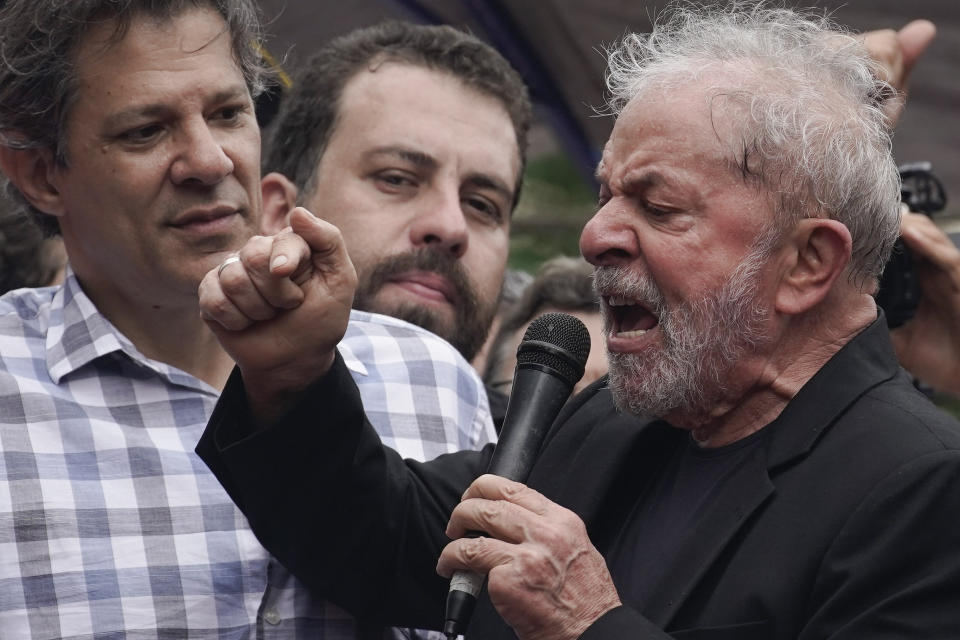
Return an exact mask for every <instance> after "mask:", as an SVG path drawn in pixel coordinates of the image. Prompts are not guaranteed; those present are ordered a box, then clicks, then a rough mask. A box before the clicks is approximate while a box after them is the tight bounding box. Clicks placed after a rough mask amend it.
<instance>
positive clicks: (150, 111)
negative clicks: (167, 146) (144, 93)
mask: <svg viewBox="0 0 960 640" xmlns="http://www.w3.org/2000/svg"><path fill="white" fill-rule="evenodd" d="M248 96H249V94H248V93H247V88H246V86H245V85H238V86H234V87H228V88H226V89H223V90H222V91H218V92H217V93H215V94H213V95H212V96H211V97H210V98H209V99H208V100H207V102H208V103H209V104H214V105H217V104H222V103H224V102H230V101H232V100H238V99H246V98H247V97H248ZM174 111H175V109H174V108H172V107H171V106H170V105H169V104H166V103H163V102H148V103H145V104H137V105H133V106H131V107H127V108H125V109H121V110H119V111H115V112H114V113H111V114H109V115H107V117H106V118H105V120H104V124H105V125H106V126H107V127H108V128H109V127H122V126H123V125H125V124H128V123H131V122H135V121H137V120H139V119H141V118H163V117H166V116H169V115H170V114H171V113H173V112H174Z"/></svg>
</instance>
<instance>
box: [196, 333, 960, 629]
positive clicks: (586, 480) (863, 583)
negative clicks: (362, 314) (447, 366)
mask: <svg viewBox="0 0 960 640" xmlns="http://www.w3.org/2000/svg"><path fill="white" fill-rule="evenodd" d="M243 415H244V401H243V393H242V386H241V384H240V381H239V380H238V379H237V377H236V376H235V377H234V379H232V380H231V383H230V384H229V385H228V390H227V391H226V392H225V393H224V396H223V397H222V398H221V401H220V403H219V404H218V407H217V409H216V411H215V413H214V415H213V417H212V418H211V422H210V424H209V425H208V429H207V432H206V433H205V434H204V437H203V439H202V440H201V443H200V445H199V446H198V452H199V453H200V454H201V456H202V457H203V458H204V460H206V461H207V463H208V464H209V465H210V467H211V469H213V471H214V472H215V473H216V474H217V476H218V477H219V478H220V480H221V482H223V483H224V486H225V487H226V488H227V490H228V491H229V492H230V494H231V495H232V497H233V498H234V500H236V501H237V503H238V505H239V506H240V508H241V509H242V510H243V511H244V512H245V513H246V514H247V516H248V518H249V519H250V524H251V526H252V528H253V530H254V531H255V532H256V533H257V535H258V537H260V539H261V541H262V542H263V544H264V545H265V546H266V547H267V548H268V549H269V550H270V551H271V552H272V553H274V554H275V555H276V556H277V558H278V559H279V560H280V561H281V562H283V563H284V564H285V565H286V566H288V567H289V568H290V569H291V571H293V572H294V573H295V574H297V575H298V576H299V577H300V578H301V579H302V580H304V581H305V582H306V583H307V584H308V585H310V586H312V587H313V588H315V589H317V590H318V591H319V592H320V593H321V594H323V595H324V596H326V597H327V598H329V599H330V600H332V601H334V602H336V603H337V604H340V605H341V606H343V607H344V608H346V609H347V610H349V611H351V612H352V613H354V615H356V616H358V617H360V618H364V619H368V620H375V621H378V622H390V623H393V624H399V625H410V626H419V627H434V628H437V627H438V626H439V625H440V624H441V622H442V611H443V601H444V596H445V592H446V582H445V581H444V580H442V579H440V578H438V577H437V576H436V575H435V573H434V571H433V570H434V566H435V563H436V558H437V556H438V554H439V551H440V549H442V548H443V546H444V544H445V543H446V541H447V540H446V538H445V536H444V535H443V529H444V526H445V524H446V518H447V514H448V513H449V511H450V509H452V507H453V506H454V505H455V504H456V502H457V501H458V499H459V496H460V494H461V493H462V491H463V490H464V489H465V487H466V485H467V484H468V483H469V482H470V480H471V479H472V478H473V477H475V476H476V475H477V474H478V473H480V472H481V471H482V470H483V469H484V468H485V466H486V462H487V460H488V459H489V455H490V449H489V448H488V449H487V450H485V451H483V452H459V453H456V454H451V455H446V456H441V457H440V458H438V459H437V460H435V461H432V462H429V463H416V462H412V461H406V462H404V461H401V460H399V458H398V456H396V454H394V453H393V452H392V451H390V450H389V449H385V448H384V447H382V446H381V445H380V444H379V441H378V439H377V438H376V435H375V433H374V432H373V430H372V428H371V427H370V426H369V424H368V423H367V422H366V421H365V419H364V417H363V413H362V408H361V407H360V401H359V396H358V394H357V391H356V388H355V386H354V385H353V383H352V380H351V379H350V377H349V374H348V373H347V372H346V370H345V369H343V368H342V367H341V365H340V364H338V365H336V367H335V370H334V371H333V372H331V375H328V376H327V377H326V378H324V380H322V381H320V382H319V383H318V384H317V385H315V387H314V388H313V389H312V391H311V392H310V393H308V394H306V395H305V397H304V399H303V402H302V403H301V404H300V405H299V406H298V407H297V408H296V409H295V410H294V411H293V412H292V413H290V414H289V415H288V416H286V417H285V419H283V420H282V421H281V422H280V423H279V424H277V425H275V426H273V427H271V428H269V429H267V430H265V431H262V432H259V433H251V431H250V429H249V427H248V426H247V425H246V424H245V422H244V420H243ZM764 431H765V432H766V435H765V436H764V442H763V443H762V446H759V447H757V448H755V449H754V451H753V452H752V453H751V457H750V458H749V459H748V461H747V463H746V464H745V465H744V466H742V467H741V468H740V470H739V471H738V472H736V474H735V475H734V476H733V477H732V478H730V479H729V481H728V482H727V484H726V489H725V491H724V492H723V493H722V494H721V495H720V497H719V498H718V499H717V500H716V501H715V503H714V504H713V505H712V506H711V507H710V508H709V509H708V510H707V512H706V513H704V514H703V517H702V518H701V519H700V520H699V521H698V523H697V524H696V526H695V527H694V528H693V529H692V530H690V531H689V532H688V535H686V536H685V537H684V539H683V541H682V552H681V553H679V554H678V556H677V558H678V559H677V561H676V562H675V565H674V566H673V567H672V569H671V570H670V571H668V572H667V574H666V577H665V578H664V579H663V580H662V582H661V584H660V585H659V587H658V588H657V589H656V591H655V596H654V598H653V599H652V601H651V602H648V603H644V604H643V606H642V607H638V608H635V607H634V606H631V603H624V606H623V607H620V608H617V609H615V610H613V611H611V612H609V613H608V614H607V615H605V616H604V617H603V618H601V619H600V620H599V621H597V622H596V623H595V624H594V625H593V627H591V628H590V629H589V630H588V631H587V632H586V633H585V634H584V636H583V638H584V639H597V640H599V639H601V638H604V639H609V638H666V637H674V638H702V639H711V638H712V639H715V640H722V639H725V638H730V639H732V638H737V639H738V640H749V639H751V638H758V639H759V638H763V639H771V638H778V639H779V638H783V639H787V638H800V639H814V638H836V639H841V638H851V639H852V638H863V639H868V638H869V639H871V640H872V639H885V638H890V639H893V638H924V639H928V638H944V639H947V638H949V639H951V640H955V639H957V638H960V525H958V524H957V522H958V519H960V425H957V423H956V422H955V421H953V420H952V419H950V418H948V417H947V416H945V415H944V414H943V413H941V412H940V411H939V410H938V409H936V408H935V407H934V406H932V405H931V404H930V403H929V402H927V401H926V399H925V398H923V397H922V396H921V395H920V394H918V393H917V392H916V391H915V389H914V388H913V387H912V385H911V384H910V380H909V378H908V376H906V374H904V373H903V372H902V370H900V368H899V366H898V365H897V363H896V360H895V358H894V355H893V352H892V348H891V346H890V343H889V338H888V335H887V333H886V328H885V326H884V325H883V323H882V321H880V322H877V323H874V325H872V326H871V327H869V328H868V329H866V330H865V331H864V332H863V333H862V334H861V335H859V336H858V337H857V338H855V339H854V340H853V341H851V342H850V343H849V344H848V345H846V346H845V347H844V348H843V349H842V350H841V351H840V352H839V353H838V354H837V355H835V356H834V358H832V359H831V360H830V361H829V362H828V363H827V364H826V365H825V366H824V367H823V369H822V370H821V371H820V372H818V373H817V374H816V376H814V378H813V379H811V380H810V381H809V382H808V383H807V384H806V385H805V386H804V387H803V389H802V390H801V391H800V393H799V394H798V395H797V396H796V397H795V398H794V399H793V400H792V401H791V402H790V403H789V405H788V406H787V408H786V409H785V410H784V412H783V413H782V414H781V416H780V417H779V418H778V419H777V420H776V421H774V422H773V423H771V424H770V425H768V426H767V427H766V428H765V429H764ZM686 437H687V434H686V432H683V431H680V430H677V429H674V428H672V427H670V426H669V425H667V424H665V423H662V422H652V423H644V422H641V421H640V420H637V419H635V418H631V417H626V416H623V415H620V414H618V413H617V412H616V411H615V410H614V408H613V405H612V403H611V400H610V396H609V391H608V390H607V389H606V388H604V385H603V382H602V381H601V382H599V383H597V384H595V385H593V386H592V387H591V388H589V389H588V390H586V391H584V392H583V393H582V394H581V395H580V396H578V397H577V398H575V399H574V400H573V401H572V402H571V403H570V405H569V406H568V407H567V408H566V409H565V411H564V413H563V414H562V415H561V416H560V418H558V420H557V423H556V424H555V426H554V429H553V430H552V432H551V435H550V436H549V437H548V440H547V442H546V443H545V444H544V447H543V449H542V451H541V455H540V457H539V458H538V461H537V464H536V465H535V467H534V470H533V473H532V474H531V477H530V480H529V484H530V485H531V486H533V487H535V488H536V489H538V490H539V491H541V492H542V493H544V494H545V495H547V496H548V497H549V498H551V499H553V500H555V501H556V502H558V503H560V504H562V505H564V506H566V507H568V508H570V509H572V510H574V511H575V512H577V513H578V514H579V515H580V516H581V517H582V518H583V519H584V521H585V522H586V524H587V527H588V530H589V532H590V536H591V539H592V540H593V542H594V544H595V545H596V546H597V548H598V549H599V550H600V551H601V552H606V551H607V550H609V548H610V545H611V544H612V542H613V540H614V539H615V537H616V535H617V533H618V532H619V531H620V528H621V527H622V526H623V524H624V522H625V520H626V518H627V516H628V515H629V509H630V508H631V507H632V505H633V502H634V501H635V499H636V495H637V491H638V490H639V488H640V487H642V486H643V485H644V483H646V482H648V481H649V480H650V478H651V477H653V476H654V475H655V474H656V473H657V470H658V469H659V468H660V465H661V464H662V463H663V461H664V460H666V459H667V458H669V454H670V452H671V451H673V450H674V448H675V447H678V446H683V445H684V439H685V438H686ZM662 630H666V633H665V632H664V631H662ZM667 634H669V636H668V635H667ZM468 636H469V637H470V638H480V639H484V640H486V639H487V638H511V637H513V633H512V632H511V630H510V629H509V628H508V627H506V625H505V624H504V623H503V622H502V620H501V619H500V618H499V616H497V615H496V612H495V611H494V610H493V608H492V606H491V605H490V602H489V600H488V599H486V598H484V597H481V601H480V602H479V603H478V608H477V611H476V613H475V615H474V618H473V623H472V625H471V627H470V630H469V633H468Z"/></svg>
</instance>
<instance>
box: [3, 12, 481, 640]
mask: <svg viewBox="0 0 960 640" xmlns="http://www.w3.org/2000/svg"><path fill="white" fill-rule="evenodd" d="M257 32H258V24H257V19H256V6H255V5H254V4H253V3H252V2H249V1H247V0H231V1H230V2H219V1H216V2H215V1H214V0H209V1H203V0H199V1H196V2H194V1H186V0H169V1H157V0H149V1H148V0H127V1H125V2H120V3H118V2H113V1H111V0H87V1H84V2H69V3H62V2H57V1H54V0H8V1H7V2H6V3H4V4H3V6H2V8H0V61H2V62H0V165H2V168H3V171H4V173H5V174H6V175H7V176H9V178H10V181H11V184H12V189H11V191H12V193H13V194H14V195H15V196H16V198H17V200H18V202H19V203H20V205H22V206H28V207H29V208H30V210H31V212H32V214H34V215H35V216H36V219H37V221H38V223H39V224H40V225H41V226H43V227H44V228H46V229H48V230H50V231H54V232H60V233H61V235H62V238H63V242H64V245H65V247H66V251H67V254H68V256H69V263H70V267H69V269H68V271H67V274H66V280H65V282H64V284H63V285H62V286H57V287H49V288H42V289H20V290H18V291H16V292H11V293H9V294H7V295H5V296H3V297H2V298H0V450H2V451H3V455H2V457H0V495H2V496H4V499H0V540H2V545H3V547H2V548H3V551H2V553H0V584H2V585H3V594H4V595H3V597H2V598H0V625H2V627H0V628H2V632H0V635H3V637H11V638H30V639H34V640H51V639H53V638H92V637H117V638H127V639H130V638H172V637H176V638H186V637H198V638H201V637H202V638H207V637H210V638H213V637H216V638H224V637H254V636H256V637H260V638H282V639H293V638H303V637H323V638H328V639H331V638H336V639H354V638H357V637H364V634H366V635H374V634H375V635H376V636H377V637H380V636H381V635H382V634H381V633H380V631H379V627H376V626H375V625H373V626H372V628H366V627H361V626H358V624H357V623H356V622H355V621H354V620H353V619H352V618H351V617H349V616H348V615H347V614H345V613H344V612H343V611H341V610H340V609H338V608H337V607H335V606H333V605H331V604H330V603H328V602H326V601H324V600H322V599H321V598H319V597H318V596H316V595H312V594H310V593H308V592H307V591H306V590H305V589H304V587H303V586H302V585H301V584H300V583H298V582H297V581H296V580H295V579H294V578H293V577H292V576H291V575H290V574H289V573H288V572H287V571H286V570H285V569H284V568H283V567H282V566H280V565H279V564H278V563H277V562H276V560H275V559H273V558H272V557H271V556H270V554H269V553H268V552H267V551H266V550H265V549H264V548H263V547H262V546H261V545H260V543H259V542H258V541H257V539H256V538H255V536H254V535H253V533H252V532H251V530H250V528H249V525H248V523H247V521H246V519H245V518H244V517H243V515H242V514H241V513H240V512H239V511H238V510H237V509H236V507H235V506H234V505H233V504H232V502H231V501H230V499H229V497H228V496H227V494H226V493H225V492H224V491H223V489H222V487H221V486H220V485H219V483H218V482H217V481H216V479H215V478H214V477H213V475H212V474H211V473H210V472H209V471H208V470H207V469H206V468H205V467H204V466H203V464H202V463H201V461H200V460H199V459H198V458H197V457H196V454H195V453H194V451H193V449H194V447H195V446H196V443H197V440H198V439H199V436H200V433H201V431H202V429H203V426H204V424H205V423H206V421H207V418H208V417H209V415H210V412H211V411H212V409H213V406H214V403H215V401H216V399H217V396H218V394H219V390H220V388H221V386H222V385H223V383H224V382H225V380H226V379H227V377H228V375H229V373H230V370H231V368H232V366H233V362H232V360H231V359H230V357H229V356H228V355H227V354H226V353H224V352H223V350H222V348H221V347H220V345H219V344H218V343H217V341H216V339H215V338H214V336H213V335H212V333H211V332H210V331H209V329H208V328H207V327H206V325H205V324H204V322H203V321H202V320H201V318H200V314H199V308H198V300H197V286H198V284H199V282H200V280H201V278H202V276H203V275H204V274H205V273H206V272H207V271H208V270H209V269H210V268H211V267H214V266H216V265H218V264H224V267H223V269H221V275H222V276H223V278H224V281H225V282H230V281H231V278H233V277H235V276H236V275H238V274H240V273H242V270H241V271H236V270H237V269H239V267H238V266H232V265H233V264H234V263H235V262H238V261H242V260H243V259H244V254H242V253H241V254H240V255H239V256H238V255H235V252H236V251H237V250H239V249H240V248H241V247H242V246H243V245H244V242H246V241H247V240H248V239H250V238H251V236H252V235H253V234H255V233H257V232H258V230H259V229H260V226H261V192H260V170H259V164H260V131H259V128H258V126H257V123H256V120H255V118H254V106H253V100H252V97H253V95H255V94H256V92H257V91H258V90H259V87H260V85H261V77H262V75H261V69H260V58H259V55H258V53H257V49H256V48H255V46H254V45H255V43H256V42H257V38H258V33H257ZM5 186H6V185H5ZM293 223H294V224H295V225H297V228H298V229H299V230H300V232H301V233H305V234H308V232H309V231H310V230H311V229H313V228H314V227H315V226H317V225H322V224H323V223H321V222H319V221H317V220H316V219H315V218H313V217H312V216H310V215H309V214H308V213H307V212H305V211H302V210H300V211H298V212H296V213H295V214H294V216H293ZM278 230H279V229H278V228H275V229H273V231H278ZM253 242H256V241H255V240H253ZM238 264H242V262H238ZM341 277H342V278H344V279H346V280H348V281H350V282H353V277H354V274H353V272H352V271H350V272H348V273H344V274H342V276H341ZM339 311H340V312H341V317H342V318H344V319H346V318H347V317H348V316H347V314H350V309H349V303H347V304H345V305H343V307H342V308H341V309H339ZM349 317H350V321H349V325H348V326H347V327H346V334H345V336H344V338H343V340H342V341H341V343H340V345H339V348H340V353H341V357H342V358H343V360H344V361H345V362H346V363H347V366H348V367H349V368H350V370H351V374H352V375H353V376H355V378H354V379H355V381H356V383H357V384H358V385H359V386H360V387H361V388H362V389H363V390H364V391H363V392H362V393H363V396H364V402H365V403H366V404H367V406H370V407H371V409H372V412H371V418H372V419H373V420H374V421H375V423H377V424H378V426H377V428H378V429H380V433H381V434H382V435H383V437H384V440H385V441H386V442H389V443H391V444H392V445H393V446H394V447H396V448H397V450H399V451H403V452H405V453H406V454H407V455H411V456H417V457H433V456H436V455H438V454H439V453H444V452H448V451H453V450H457V449H462V448H469V447H474V446H477V444H479V443H482V442H486V441H488V440H489V439H491V438H492V437H493V425H492V423H491V422H490V419H489V416H488V415H487V409H486V399H485V395H484V393H483V388H482V385H481V384H480V382H479V379H478V378H477V377H476V375H475V373H474V371H473V369H472V368H471V367H470V365H469V364H468V363H467V362H466V360H464V359H463V358H462V357H461V356H460V354H459V353H458V352H456V350H454V349H453V348H452V347H451V346H450V345H449V344H447V343H446V342H444V341H443V340H441V339H440V338H437V337H436V336H434V335H433V334H430V333H428V332H426V331H425V330H423V329H421V328H419V327H415V326H413V325H410V324H408V323H405V322H402V321H399V320H396V319H393V318H383V317H373V315H372V314H365V313H362V312H355V313H353V314H350V316H349ZM315 321H317V322H319V323H322V322H324V318H322V317H318V318H315Z"/></svg>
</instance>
